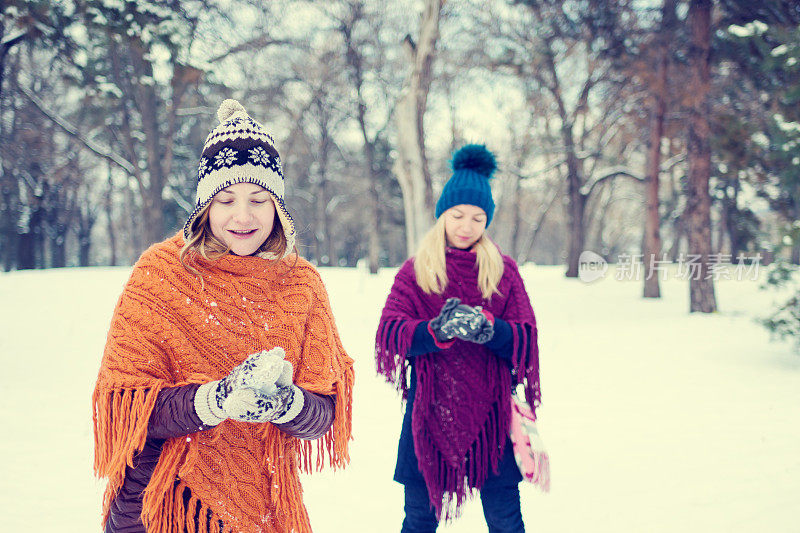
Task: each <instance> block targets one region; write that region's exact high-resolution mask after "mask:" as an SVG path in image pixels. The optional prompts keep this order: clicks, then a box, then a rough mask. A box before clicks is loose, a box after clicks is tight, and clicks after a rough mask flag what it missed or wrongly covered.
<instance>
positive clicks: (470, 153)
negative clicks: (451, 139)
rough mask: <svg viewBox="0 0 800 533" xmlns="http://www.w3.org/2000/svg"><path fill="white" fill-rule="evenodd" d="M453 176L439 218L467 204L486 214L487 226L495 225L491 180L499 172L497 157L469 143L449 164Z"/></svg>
mask: <svg viewBox="0 0 800 533" xmlns="http://www.w3.org/2000/svg"><path fill="white" fill-rule="evenodd" d="M450 166H451V167H452V169H453V176H452V177H451V178H450V179H449V180H447V183H445V184H444V189H442V195H441V196H439V201H438V202H436V218H439V217H440V216H442V213H444V212H445V211H447V210H448V209H450V208H451V207H453V206H454V205H461V204H468V205H474V206H477V207H480V208H481V209H483V210H484V211H485V212H486V227H487V228H488V227H489V224H490V223H491V222H492V215H494V200H493V199H492V188H491V187H490V186H489V180H490V179H491V177H492V174H493V173H494V171H495V170H497V162H496V161H495V158H494V154H492V152H490V151H489V150H488V149H487V148H486V146H484V145H483V144H467V145H466V146H462V147H461V148H460V149H458V150H456V153H454V154H453V159H452V160H451V161H450Z"/></svg>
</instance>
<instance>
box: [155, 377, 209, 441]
mask: <svg viewBox="0 0 800 533" xmlns="http://www.w3.org/2000/svg"><path fill="white" fill-rule="evenodd" d="M199 387H200V385H199V384H196V383H192V384H190V385H182V386H179V387H169V388H166V389H162V390H161V392H159V393H158V397H157V398H156V404H155V406H154V407H153V412H152V413H151V414H150V420H149V422H148V424H147V438H148V439H169V438H173V437H182V436H184V435H189V434H191V433H197V432H198V431H203V430H204V429H208V427H207V426H205V425H203V422H202V421H201V420H200V418H199V417H198V416H197V413H196V412H195V410H194V395H195V393H196V392H197V389H198V388H199Z"/></svg>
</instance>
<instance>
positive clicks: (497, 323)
mask: <svg viewBox="0 0 800 533" xmlns="http://www.w3.org/2000/svg"><path fill="white" fill-rule="evenodd" d="M511 328H512V325H511V324H509V323H508V322H506V321H505V320H503V319H502V318H497V317H495V318H494V336H492V338H491V339H490V340H489V342H487V343H486V344H484V346H486V347H487V348H489V349H490V350H491V351H492V353H494V354H495V355H496V356H497V357H499V358H501V359H505V360H506V361H508V362H509V363H510V362H511V355H512V351H513V350H514V334H513V331H512V330H511Z"/></svg>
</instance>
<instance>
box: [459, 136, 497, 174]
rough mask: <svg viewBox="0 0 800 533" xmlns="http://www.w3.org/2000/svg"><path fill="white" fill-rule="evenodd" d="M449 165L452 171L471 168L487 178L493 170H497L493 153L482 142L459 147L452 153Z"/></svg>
mask: <svg viewBox="0 0 800 533" xmlns="http://www.w3.org/2000/svg"><path fill="white" fill-rule="evenodd" d="M450 165H451V166H452V167H453V171H457V170H472V171H473V172H477V173H478V174H482V175H484V176H486V177H487V178H491V177H492V174H493V173H494V171H495V170H497V161H495V158H494V154H492V152H490V151H489V150H488V149H487V148H486V146H484V145H482V144H468V145H466V146H463V147H461V148H460V149H459V150H457V151H456V153H455V154H453V160H452V162H451V163H450Z"/></svg>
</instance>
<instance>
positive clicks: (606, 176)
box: [581, 167, 644, 197]
mask: <svg viewBox="0 0 800 533" xmlns="http://www.w3.org/2000/svg"><path fill="white" fill-rule="evenodd" d="M616 177H627V178H632V179H635V180H636V181H640V182H644V178H643V177H642V176H639V175H638V174H634V173H633V172H631V171H630V170H628V169H627V168H626V167H613V168H609V169H605V170H604V171H603V172H602V173H601V176H600V177H599V178H597V179H596V180H594V181H593V182H591V184H589V183H587V184H586V185H584V186H583V187H582V188H581V194H583V195H584V196H587V197H588V196H591V194H592V191H593V190H594V189H595V188H596V187H597V186H598V185H600V184H601V183H602V182H604V181H606V180H610V179H613V178H616Z"/></svg>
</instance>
